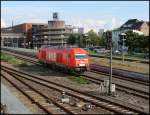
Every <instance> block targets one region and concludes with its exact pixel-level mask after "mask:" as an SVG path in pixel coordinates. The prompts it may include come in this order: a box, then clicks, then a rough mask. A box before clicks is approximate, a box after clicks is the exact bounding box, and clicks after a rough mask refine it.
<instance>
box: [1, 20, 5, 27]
mask: <svg viewBox="0 0 150 115" xmlns="http://www.w3.org/2000/svg"><path fill="white" fill-rule="evenodd" d="M4 27H6V22H5V21H4V20H3V19H1V28H4Z"/></svg>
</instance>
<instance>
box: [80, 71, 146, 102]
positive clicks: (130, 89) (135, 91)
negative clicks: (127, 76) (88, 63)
mask: <svg viewBox="0 0 150 115" xmlns="http://www.w3.org/2000/svg"><path fill="white" fill-rule="evenodd" d="M90 74H92V73H90V72H88V74H83V75H82V76H83V77H84V78H85V79H87V80H89V81H91V82H93V83H96V84H98V85H99V84H100V83H101V82H104V80H105V79H102V78H101V77H93V76H92V75H90ZM99 76H100V75H99ZM107 77H108V76H107ZM113 81H114V82H112V83H114V84H116V89H117V90H118V91H123V92H126V93H128V94H132V95H134V96H138V97H141V98H144V99H147V100H148V99H149V91H148V90H147V91H143V90H140V89H138V88H133V87H128V86H127V85H122V84H119V83H117V82H115V80H113ZM147 87H148V86H147ZM147 89H148V88H147Z"/></svg>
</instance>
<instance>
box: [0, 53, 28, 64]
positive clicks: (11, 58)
mask: <svg viewBox="0 0 150 115" xmlns="http://www.w3.org/2000/svg"><path fill="white" fill-rule="evenodd" d="M1 60H2V61H4V62H8V63H10V64H14V65H21V66H27V63H26V62H24V61H22V60H19V59H17V58H15V57H14V56H11V55H9V54H5V53H3V52H1Z"/></svg>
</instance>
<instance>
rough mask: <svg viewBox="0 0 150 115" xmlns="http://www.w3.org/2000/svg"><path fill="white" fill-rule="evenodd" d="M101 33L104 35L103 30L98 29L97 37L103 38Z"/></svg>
mask: <svg viewBox="0 0 150 115" xmlns="http://www.w3.org/2000/svg"><path fill="white" fill-rule="evenodd" d="M103 33H104V29H99V31H98V36H100V37H101V36H103Z"/></svg>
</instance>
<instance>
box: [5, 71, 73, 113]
mask: <svg viewBox="0 0 150 115" xmlns="http://www.w3.org/2000/svg"><path fill="white" fill-rule="evenodd" d="M7 73H8V74H9V75H11V76H12V77H14V78H15V79H17V80H18V81H20V82H21V83H22V84H24V85H25V86H27V87H28V88H29V89H32V90H33V91H34V92H36V93H37V94H39V95H41V96H42V97H44V98H45V99H46V100H48V101H50V102H52V103H53V104H54V105H56V106H57V107H59V108H61V109H62V110H64V111H65V112H66V113H68V114H73V115H74V114H75V113H74V112H72V111H70V110H68V109H66V108H65V107H64V106H62V105H61V104H59V103H57V102H56V101H55V100H54V97H53V98H51V97H48V96H46V95H44V94H43V93H41V92H40V91H38V90H37V89H36V88H34V87H32V86H31V85H29V84H27V83H25V82H24V81H23V80H21V79H19V78H17V77H16V76H15V75H13V74H12V73H11V72H7ZM3 76H4V75H3ZM5 78H6V77H5ZM34 102H36V101H34ZM44 109H45V108H44ZM51 114H52V113H51Z"/></svg>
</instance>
